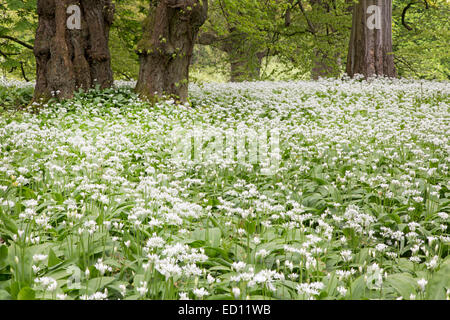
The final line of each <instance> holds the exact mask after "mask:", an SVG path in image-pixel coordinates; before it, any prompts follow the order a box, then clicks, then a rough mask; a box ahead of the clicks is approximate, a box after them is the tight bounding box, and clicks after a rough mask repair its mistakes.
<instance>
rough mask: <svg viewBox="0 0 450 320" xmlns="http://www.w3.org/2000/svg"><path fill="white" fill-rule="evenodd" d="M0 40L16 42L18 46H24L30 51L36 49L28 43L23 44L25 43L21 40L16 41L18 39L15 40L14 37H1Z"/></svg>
mask: <svg viewBox="0 0 450 320" xmlns="http://www.w3.org/2000/svg"><path fill="white" fill-rule="evenodd" d="M0 39H7V40H11V41H14V42H16V43H18V44H20V45H22V46H24V47H25V48H27V49H30V50H33V49H34V47H33V46H32V45H30V44H28V43H26V42H23V41H21V40H19V39H16V38H14V37H11V36H7V35H0Z"/></svg>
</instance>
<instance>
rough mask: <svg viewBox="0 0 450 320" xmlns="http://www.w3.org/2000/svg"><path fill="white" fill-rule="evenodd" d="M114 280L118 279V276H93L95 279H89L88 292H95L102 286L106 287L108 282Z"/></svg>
mask: <svg viewBox="0 0 450 320" xmlns="http://www.w3.org/2000/svg"><path fill="white" fill-rule="evenodd" d="M114 280H116V278H114V277H98V278H93V279H91V280H89V281H88V285H87V287H88V293H89V294H93V293H95V292H97V291H99V290H101V289H102V288H104V287H105V286H107V285H108V284H110V283H112V282H113V281H114Z"/></svg>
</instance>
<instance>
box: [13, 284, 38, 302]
mask: <svg viewBox="0 0 450 320" xmlns="http://www.w3.org/2000/svg"><path fill="white" fill-rule="evenodd" d="M35 298H36V292H34V290H33V289H31V288H30V287H25V288H22V289H21V290H20V291H19V294H18V295H17V300H35Z"/></svg>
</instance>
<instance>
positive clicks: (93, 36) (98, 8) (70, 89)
mask: <svg viewBox="0 0 450 320" xmlns="http://www.w3.org/2000/svg"><path fill="white" fill-rule="evenodd" d="M70 5H77V6H79V9H80V15H79V18H80V21H79V26H77V27H75V28H74V29H69V28H68V25H67V24H68V18H70V15H69V14H68V13H67V9H68V7H69V6H70ZM37 13H38V16H39V24H38V28H37V31H36V39H35V45H34V54H35V57H36V64H37V74H36V87H35V94H34V99H35V100H39V99H48V98H50V97H51V96H52V93H53V94H55V95H57V96H58V97H60V98H71V97H72V96H73V93H74V92H75V91H76V90H78V89H88V88H92V87H95V86H97V85H98V86H99V87H100V88H107V87H109V86H111V85H112V84H113V74H112V71H111V55H110V52H109V47H108V40H109V28H110V26H111V24H112V21H113V16H114V6H113V4H112V2H111V0H79V1H74V0H60V1H57V0H38V2H37ZM72 14H76V13H75V11H73V13H72ZM76 18H77V17H74V19H76ZM75 22H76V21H75Z"/></svg>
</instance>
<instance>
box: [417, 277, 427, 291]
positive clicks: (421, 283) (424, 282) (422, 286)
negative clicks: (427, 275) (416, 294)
mask: <svg viewBox="0 0 450 320" xmlns="http://www.w3.org/2000/svg"><path fill="white" fill-rule="evenodd" d="M427 283H428V281H427V280H425V279H424V278H422V279H420V280H417V284H418V285H419V287H420V290H422V291H425V286H426V285H427Z"/></svg>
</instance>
